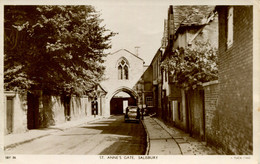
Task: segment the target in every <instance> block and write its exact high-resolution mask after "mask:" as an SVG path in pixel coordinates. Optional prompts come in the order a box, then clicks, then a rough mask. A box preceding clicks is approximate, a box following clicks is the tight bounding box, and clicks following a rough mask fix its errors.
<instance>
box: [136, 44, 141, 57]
mask: <svg viewBox="0 0 260 164" xmlns="http://www.w3.org/2000/svg"><path fill="white" fill-rule="evenodd" d="M138 48H140V47H139V46H135V49H136V56H138V55H139V54H138Z"/></svg>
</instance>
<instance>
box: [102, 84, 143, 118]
mask: <svg viewBox="0 0 260 164" xmlns="http://www.w3.org/2000/svg"><path fill="white" fill-rule="evenodd" d="M120 92H125V93H127V94H129V95H130V96H131V98H132V99H134V101H135V103H134V105H137V104H138V100H139V95H138V94H137V93H136V92H135V91H134V90H133V89H131V88H128V87H125V86H121V87H119V88H117V89H116V90H115V91H114V92H111V93H109V94H108V95H107V96H106V101H107V103H106V109H107V112H109V115H111V114H122V111H120V112H113V111H112V113H111V109H112V108H113V106H112V108H111V104H110V103H111V101H112V99H113V97H114V96H115V95H116V94H118V93H120ZM124 100H126V99H124ZM121 101H123V99H122V100H121ZM121 105H122V104H121ZM132 105H133V103H132ZM120 110H123V109H120Z"/></svg>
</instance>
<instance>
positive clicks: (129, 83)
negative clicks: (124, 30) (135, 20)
mask: <svg viewBox="0 0 260 164" xmlns="http://www.w3.org/2000/svg"><path fill="white" fill-rule="evenodd" d="M105 67H106V70H105V80H104V81H102V83H101V86H102V87H103V88H104V90H105V91H106V92H107V94H106V96H105V102H104V104H103V105H104V106H105V108H104V109H105V110H104V111H103V114H102V115H105V116H109V115H110V114H113V112H114V113H118V114H119V113H123V108H125V106H128V104H129V105H139V103H141V102H142V95H140V94H138V92H137V90H142V89H143V87H144V86H143V85H139V86H138V87H137V88H135V87H134V86H135V85H136V84H137V82H138V81H139V80H140V79H141V76H142V75H143V73H144V69H145V68H144V61H143V59H141V58H140V57H138V56H137V55H136V54H133V53H131V52H130V51H128V50H125V49H121V50H118V51H116V52H114V53H111V54H109V55H108V56H107V58H106V61H105ZM120 92H125V93H127V94H129V95H130V97H131V101H128V100H125V102H119V101H115V102H118V103H116V104H118V105H117V106H115V105H113V106H111V100H112V101H113V97H114V96H115V95H117V94H118V93H120ZM120 101H124V100H123V99H122V100H120ZM112 104H113V103H112ZM120 104H121V105H120ZM122 104H124V105H122ZM111 107H112V108H111ZM117 110H118V111H117ZM111 111H113V112H112V113H111Z"/></svg>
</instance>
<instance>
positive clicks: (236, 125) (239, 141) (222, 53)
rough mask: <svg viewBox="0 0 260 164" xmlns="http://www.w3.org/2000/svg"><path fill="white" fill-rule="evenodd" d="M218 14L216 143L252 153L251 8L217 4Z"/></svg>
mask: <svg viewBox="0 0 260 164" xmlns="http://www.w3.org/2000/svg"><path fill="white" fill-rule="evenodd" d="M216 10H217V11H218V14H219V56H218V58H219V80H218V81H219V96H218V104H217V110H218V111H217V113H218V114H217V115H216V117H218V125H219V126H213V127H212V128H214V130H217V131H218V137H215V138H214V140H216V141H218V142H217V143H219V146H220V147H222V148H223V149H224V151H225V152H227V153H228V154H252V153H253V119H252V118H253V7H252V6H217V7H216Z"/></svg>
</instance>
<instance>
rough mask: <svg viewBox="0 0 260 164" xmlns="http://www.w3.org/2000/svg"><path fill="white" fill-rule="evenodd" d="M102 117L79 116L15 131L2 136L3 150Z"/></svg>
mask: <svg viewBox="0 0 260 164" xmlns="http://www.w3.org/2000/svg"><path fill="white" fill-rule="evenodd" d="M102 118H105V117H103V116H96V117H94V116H87V117H84V118H80V119H77V120H71V121H67V122H65V123H62V124H58V125H55V126H50V127H48V128H43V129H33V130H28V131H26V132H24V133H15V134H8V135H5V136H4V150H6V149H9V148H12V147H15V146H18V145H20V144H24V143H27V142H31V141H33V140H35V139H39V138H42V137H45V136H48V135H51V134H52V133H55V132H58V131H64V130H66V129H69V128H72V127H76V126H79V125H82V124H85V123H90V122H93V121H97V120H100V119H102Z"/></svg>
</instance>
